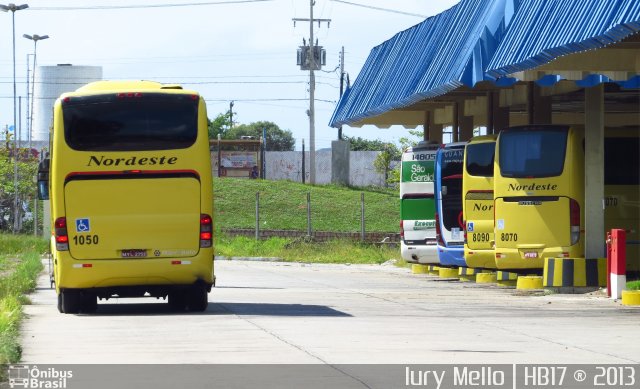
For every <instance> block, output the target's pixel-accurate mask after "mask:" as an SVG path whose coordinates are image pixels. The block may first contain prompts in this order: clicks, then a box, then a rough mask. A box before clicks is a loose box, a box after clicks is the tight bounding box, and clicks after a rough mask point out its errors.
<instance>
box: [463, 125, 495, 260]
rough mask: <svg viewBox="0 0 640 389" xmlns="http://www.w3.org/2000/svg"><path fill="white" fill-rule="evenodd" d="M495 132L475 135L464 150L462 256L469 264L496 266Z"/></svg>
mask: <svg viewBox="0 0 640 389" xmlns="http://www.w3.org/2000/svg"><path fill="white" fill-rule="evenodd" d="M497 138H498V135H484V136H476V137H473V138H471V139H470V140H469V142H468V143H467V145H466V146H465V149H464V170H463V172H462V196H463V199H464V201H463V203H462V212H463V218H464V220H465V222H464V226H465V240H464V259H465V262H466V264H467V266H468V267H473V268H484V269H495V268H496V261H495V252H494V250H493V243H494V242H493V163H494V161H493V160H494V155H495V149H496V140H497Z"/></svg>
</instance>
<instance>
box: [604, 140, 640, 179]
mask: <svg viewBox="0 0 640 389" xmlns="http://www.w3.org/2000/svg"><path fill="white" fill-rule="evenodd" d="M604 184H605V185H639V184H640V138H605V139H604Z"/></svg>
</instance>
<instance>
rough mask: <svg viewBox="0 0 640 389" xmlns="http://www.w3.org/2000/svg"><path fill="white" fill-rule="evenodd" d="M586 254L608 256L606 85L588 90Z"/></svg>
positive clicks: (591, 256)
mask: <svg viewBox="0 0 640 389" xmlns="http://www.w3.org/2000/svg"><path fill="white" fill-rule="evenodd" d="M584 95H585V107H584V112H585V118H584V119H585V120H584V122H585V150H584V151H585V158H584V171H585V180H584V186H585V191H584V193H585V201H584V215H585V228H586V232H585V255H586V258H602V257H603V256H605V255H606V244H605V230H604V209H603V203H602V201H603V199H604V84H600V85H598V86H594V87H592V88H586V89H585V92H584Z"/></svg>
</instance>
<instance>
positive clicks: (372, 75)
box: [329, 0, 640, 127]
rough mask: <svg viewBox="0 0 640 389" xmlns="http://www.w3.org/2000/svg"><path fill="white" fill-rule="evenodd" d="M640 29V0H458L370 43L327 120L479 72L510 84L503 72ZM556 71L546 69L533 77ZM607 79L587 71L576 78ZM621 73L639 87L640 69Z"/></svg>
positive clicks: (426, 93) (338, 121) (358, 116)
mask: <svg viewBox="0 0 640 389" xmlns="http://www.w3.org/2000/svg"><path fill="white" fill-rule="evenodd" d="M638 32H640V1H639V0H462V1H461V2H460V3H459V4H457V5H456V6H454V7H452V8H451V9H449V10H447V11H445V12H443V13H441V14H439V15H436V16H433V17H431V18H428V19H426V20H425V21H424V22H422V23H420V24H418V25H416V26H414V27H411V28H409V29H408V30H405V31H402V32H400V33H398V34H396V35H395V36H394V37H393V38H391V39H389V40H388V41H386V42H384V43H382V44H381V45H379V46H377V47H375V48H374V49H373V50H372V51H371V53H370V54H369V58H368V59H367V61H366V63H365V65H364V67H363V69H362V71H361V72H360V74H359V75H358V78H357V79H356V81H355V83H354V85H353V86H352V87H351V88H349V89H348V90H347V92H346V93H345V94H344V95H343V96H342V98H341V99H340V101H339V102H338V106H337V107H336V109H335V111H334V113H333V116H332V118H331V121H330V123H329V125H330V126H333V127H339V126H340V125H343V124H350V123H357V122H358V121H361V120H363V119H366V118H370V117H374V116H377V115H380V114H383V113H385V112H387V111H390V110H394V109H398V108H403V107H408V106H410V105H412V104H414V103H416V102H418V101H421V100H424V99H429V98H434V97H437V96H440V95H443V94H446V93H447V92H450V91H452V90H454V89H457V88H459V87H461V86H463V85H466V86H469V87H473V86H474V85H475V84H476V83H477V82H480V81H483V80H494V81H495V82H496V84H497V85H498V86H509V85H511V84H513V83H515V82H516V81H517V80H516V79H513V78H509V77H506V76H507V75H510V74H512V73H515V72H519V71H523V70H527V69H532V68H535V67H538V66H540V65H544V64H546V63H549V62H551V61H553V60H554V59H556V58H558V57H560V56H564V55H568V54H573V53H577V52H582V51H586V50H592V49H598V48H602V47H605V46H607V45H610V44H612V43H616V42H619V41H621V40H623V39H625V38H626V37H628V36H630V35H633V34H636V33H638ZM560 79H561V77H560V76H557V75H547V76H545V77H543V79H541V80H538V84H540V85H542V86H545V85H546V86H550V85H553V84H554V83H556V82H558V81H559V80H560ZM608 81H612V80H609V79H608V78H607V77H606V76H602V75H594V74H592V75H589V76H588V77H586V78H585V79H584V80H582V81H578V82H577V83H578V85H579V86H584V87H586V86H591V85H592V84H594V83H599V82H608ZM622 81H623V84H624V85H623V86H625V87H629V88H634V87H635V88H637V85H638V84H639V83H640V76H639V75H635V76H631V78H630V79H629V80H622Z"/></svg>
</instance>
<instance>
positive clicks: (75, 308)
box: [60, 290, 82, 313]
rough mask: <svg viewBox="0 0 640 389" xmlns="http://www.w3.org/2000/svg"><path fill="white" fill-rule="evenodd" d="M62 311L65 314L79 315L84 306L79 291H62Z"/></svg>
mask: <svg viewBox="0 0 640 389" xmlns="http://www.w3.org/2000/svg"><path fill="white" fill-rule="evenodd" d="M60 296H61V300H62V311H63V312H64V313H78V312H80V308H81V305H82V299H81V298H80V293H78V292H77V291H70V290H67V291H60Z"/></svg>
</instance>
